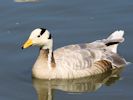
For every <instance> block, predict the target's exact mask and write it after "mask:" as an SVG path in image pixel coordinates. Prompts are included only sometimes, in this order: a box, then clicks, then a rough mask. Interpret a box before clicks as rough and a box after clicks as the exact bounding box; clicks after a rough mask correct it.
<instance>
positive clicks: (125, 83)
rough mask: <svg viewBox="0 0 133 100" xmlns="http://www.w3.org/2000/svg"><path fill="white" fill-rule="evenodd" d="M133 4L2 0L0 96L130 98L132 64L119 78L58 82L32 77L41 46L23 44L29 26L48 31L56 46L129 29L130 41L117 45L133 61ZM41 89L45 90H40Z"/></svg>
mask: <svg viewBox="0 0 133 100" xmlns="http://www.w3.org/2000/svg"><path fill="white" fill-rule="evenodd" d="M16 1H17V0H16ZM18 1H20V0H18ZM23 1H24V0H23ZM25 1H26V0H25ZM29 1H30V0H29ZM31 1H32V0H31ZM33 1H34V0H33ZM132 6H133V1H132V0H110V1H109V0H100V1H98V0H76V1H72V0H56V1H55V0H39V1H37V2H36V1H35V2H15V0H1V1H0V12H1V13H0V38H1V39H0V99H1V100H37V98H38V97H41V100H47V99H49V100H50V99H54V100H62V99H63V100H68V99H69V100H73V99H76V100H89V99H90V100H98V99H100V100H107V99H108V100H112V99H113V100H131V98H132V97H133V92H132V90H133V87H132V84H133V78H132V76H133V73H132V70H133V68H132V64H130V65H129V66H127V67H125V68H124V71H123V72H122V73H120V76H119V75H114V76H117V77H114V76H113V75H112V74H110V75H106V74H105V75H103V76H102V77H101V78H102V79H101V78H100V77H98V78H97V77H96V78H92V80H91V81H90V80H88V81H86V80H87V79H80V80H73V81H60V83H58V81H53V82H49V81H42V80H32V78H31V68H32V65H33V63H34V61H35V59H36V56H37V53H38V49H37V48H36V47H31V48H29V49H27V50H24V51H22V50H21V48H20V47H21V45H22V44H23V42H24V41H25V40H26V39H27V38H28V36H29V34H30V32H31V30H33V29H34V28H37V27H45V28H48V29H49V30H50V32H51V33H52V34H53V37H54V41H55V43H54V48H55V49H56V48H58V47H61V46H64V45H68V44H72V43H73V44H74V43H82V42H91V41H94V40H96V39H102V38H105V37H107V36H108V35H109V34H110V33H111V32H113V31H115V30H119V29H122V30H125V33H126V34H125V39H126V41H125V42H124V43H123V44H121V46H119V53H120V54H121V55H122V56H123V57H124V58H125V59H127V60H128V61H130V62H132V60H133V55H132V47H131V45H132V37H133V34H131V33H132V26H133V20H132V18H133V13H132V10H133V7H132ZM117 74H118V73H117ZM112 78H113V79H114V80H115V83H114V81H113V79H112ZM90 79H91V78H90ZM97 79H99V80H98V81H97ZM107 82H108V84H107ZM109 83H111V85H109ZM42 84H44V85H42ZM108 85H109V86H108ZM40 89H42V91H41V92H38V90H40ZM68 91H69V93H68ZM73 92H74V93H73ZM75 92H76V93H75ZM77 92H78V93H77ZM79 92H82V93H79ZM39 93H40V95H37V94H39ZM41 94H44V95H41Z"/></svg>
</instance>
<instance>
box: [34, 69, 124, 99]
mask: <svg viewBox="0 0 133 100" xmlns="http://www.w3.org/2000/svg"><path fill="white" fill-rule="evenodd" d="M122 70H123V68H119V69H115V70H112V71H109V72H106V73H103V74H99V75H95V76H90V77H86V78H80V79H73V80H72V79H71V80H70V79H69V80H41V79H36V78H33V86H34V88H35V90H36V92H37V95H38V100H53V94H54V90H61V91H65V92H68V93H84V92H95V91H97V90H98V89H99V88H101V87H102V85H106V86H110V85H112V84H113V83H115V82H116V81H118V80H119V79H120V73H121V72H122Z"/></svg>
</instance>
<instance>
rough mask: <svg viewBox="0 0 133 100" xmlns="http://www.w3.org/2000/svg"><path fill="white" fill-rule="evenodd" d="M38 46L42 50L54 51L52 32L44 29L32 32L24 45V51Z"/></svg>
mask: <svg viewBox="0 0 133 100" xmlns="http://www.w3.org/2000/svg"><path fill="white" fill-rule="evenodd" d="M32 45H37V46H39V47H40V48H42V49H52V47H53V39H52V36H51V34H50V32H49V31H48V30H47V29H44V28H37V29H34V30H33V31H32V32H31V35H30V36H29V38H28V40H27V41H26V42H25V43H24V44H23V46H22V49H25V48H28V47H30V46H32Z"/></svg>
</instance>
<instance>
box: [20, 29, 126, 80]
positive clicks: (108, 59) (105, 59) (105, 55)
mask: <svg viewBox="0 0 133 100" xmlns="http://www.w3.org/2000/svg"><path fill="white" fill-rule="evenodd" d="M123 35H124V31H121V30H120V31H115V32H114V33H112V34H111V35H110V36H109V37H108V38H107V39H103V40H97V41H94V42H92V43H85V44H75V45H68V46H64V47H61V48H59V49H57V50H55V51H53V38H52V35H51V33H50V32H49V31H48V30H47V29H43V28H37V29H35V30H33V31H32V32H31V35H30V37H29V39H28V40H27V41H26V42H25V43H24V45H23V46H22V48H23V49H24V48H28V47H30V46H32V45H37V46H39V47H40V53H39V56H38V58H37V60H36V62H35V64H34V66H33V69H32V72H33V77H36V78H39V79H72V78H80V77H86V76H90V75H95V74H100V73H103V72H105V71H108V70H112V69H113V68H119V67H121V66H123V65H125V64H126V61H125V60H124V58H121V57H120V56H119V55H118V54H117V46H118V44H119V43H121V42H123V41H124V38H123Z"/></svg>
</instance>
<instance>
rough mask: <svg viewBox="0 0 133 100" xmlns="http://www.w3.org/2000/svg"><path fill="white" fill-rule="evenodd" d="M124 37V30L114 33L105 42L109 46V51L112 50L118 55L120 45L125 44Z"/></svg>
mask: <svg viewBox="0 0 133 100" xmlns="http://www.w3.org/2000/svg"><path fill="white" fill-rule="evenodd" d="M123 36H124V31H123V30H120V31H115V32H113V33H112V34H111V35H110V36H109V37H108V38H107V39H106V40H105V42H104V43H105V45H106V46H107V49H109V50H111V51H112V52H114V53H117V47H118V44H119V43H122V42H124V37H123Z"/></svg>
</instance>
